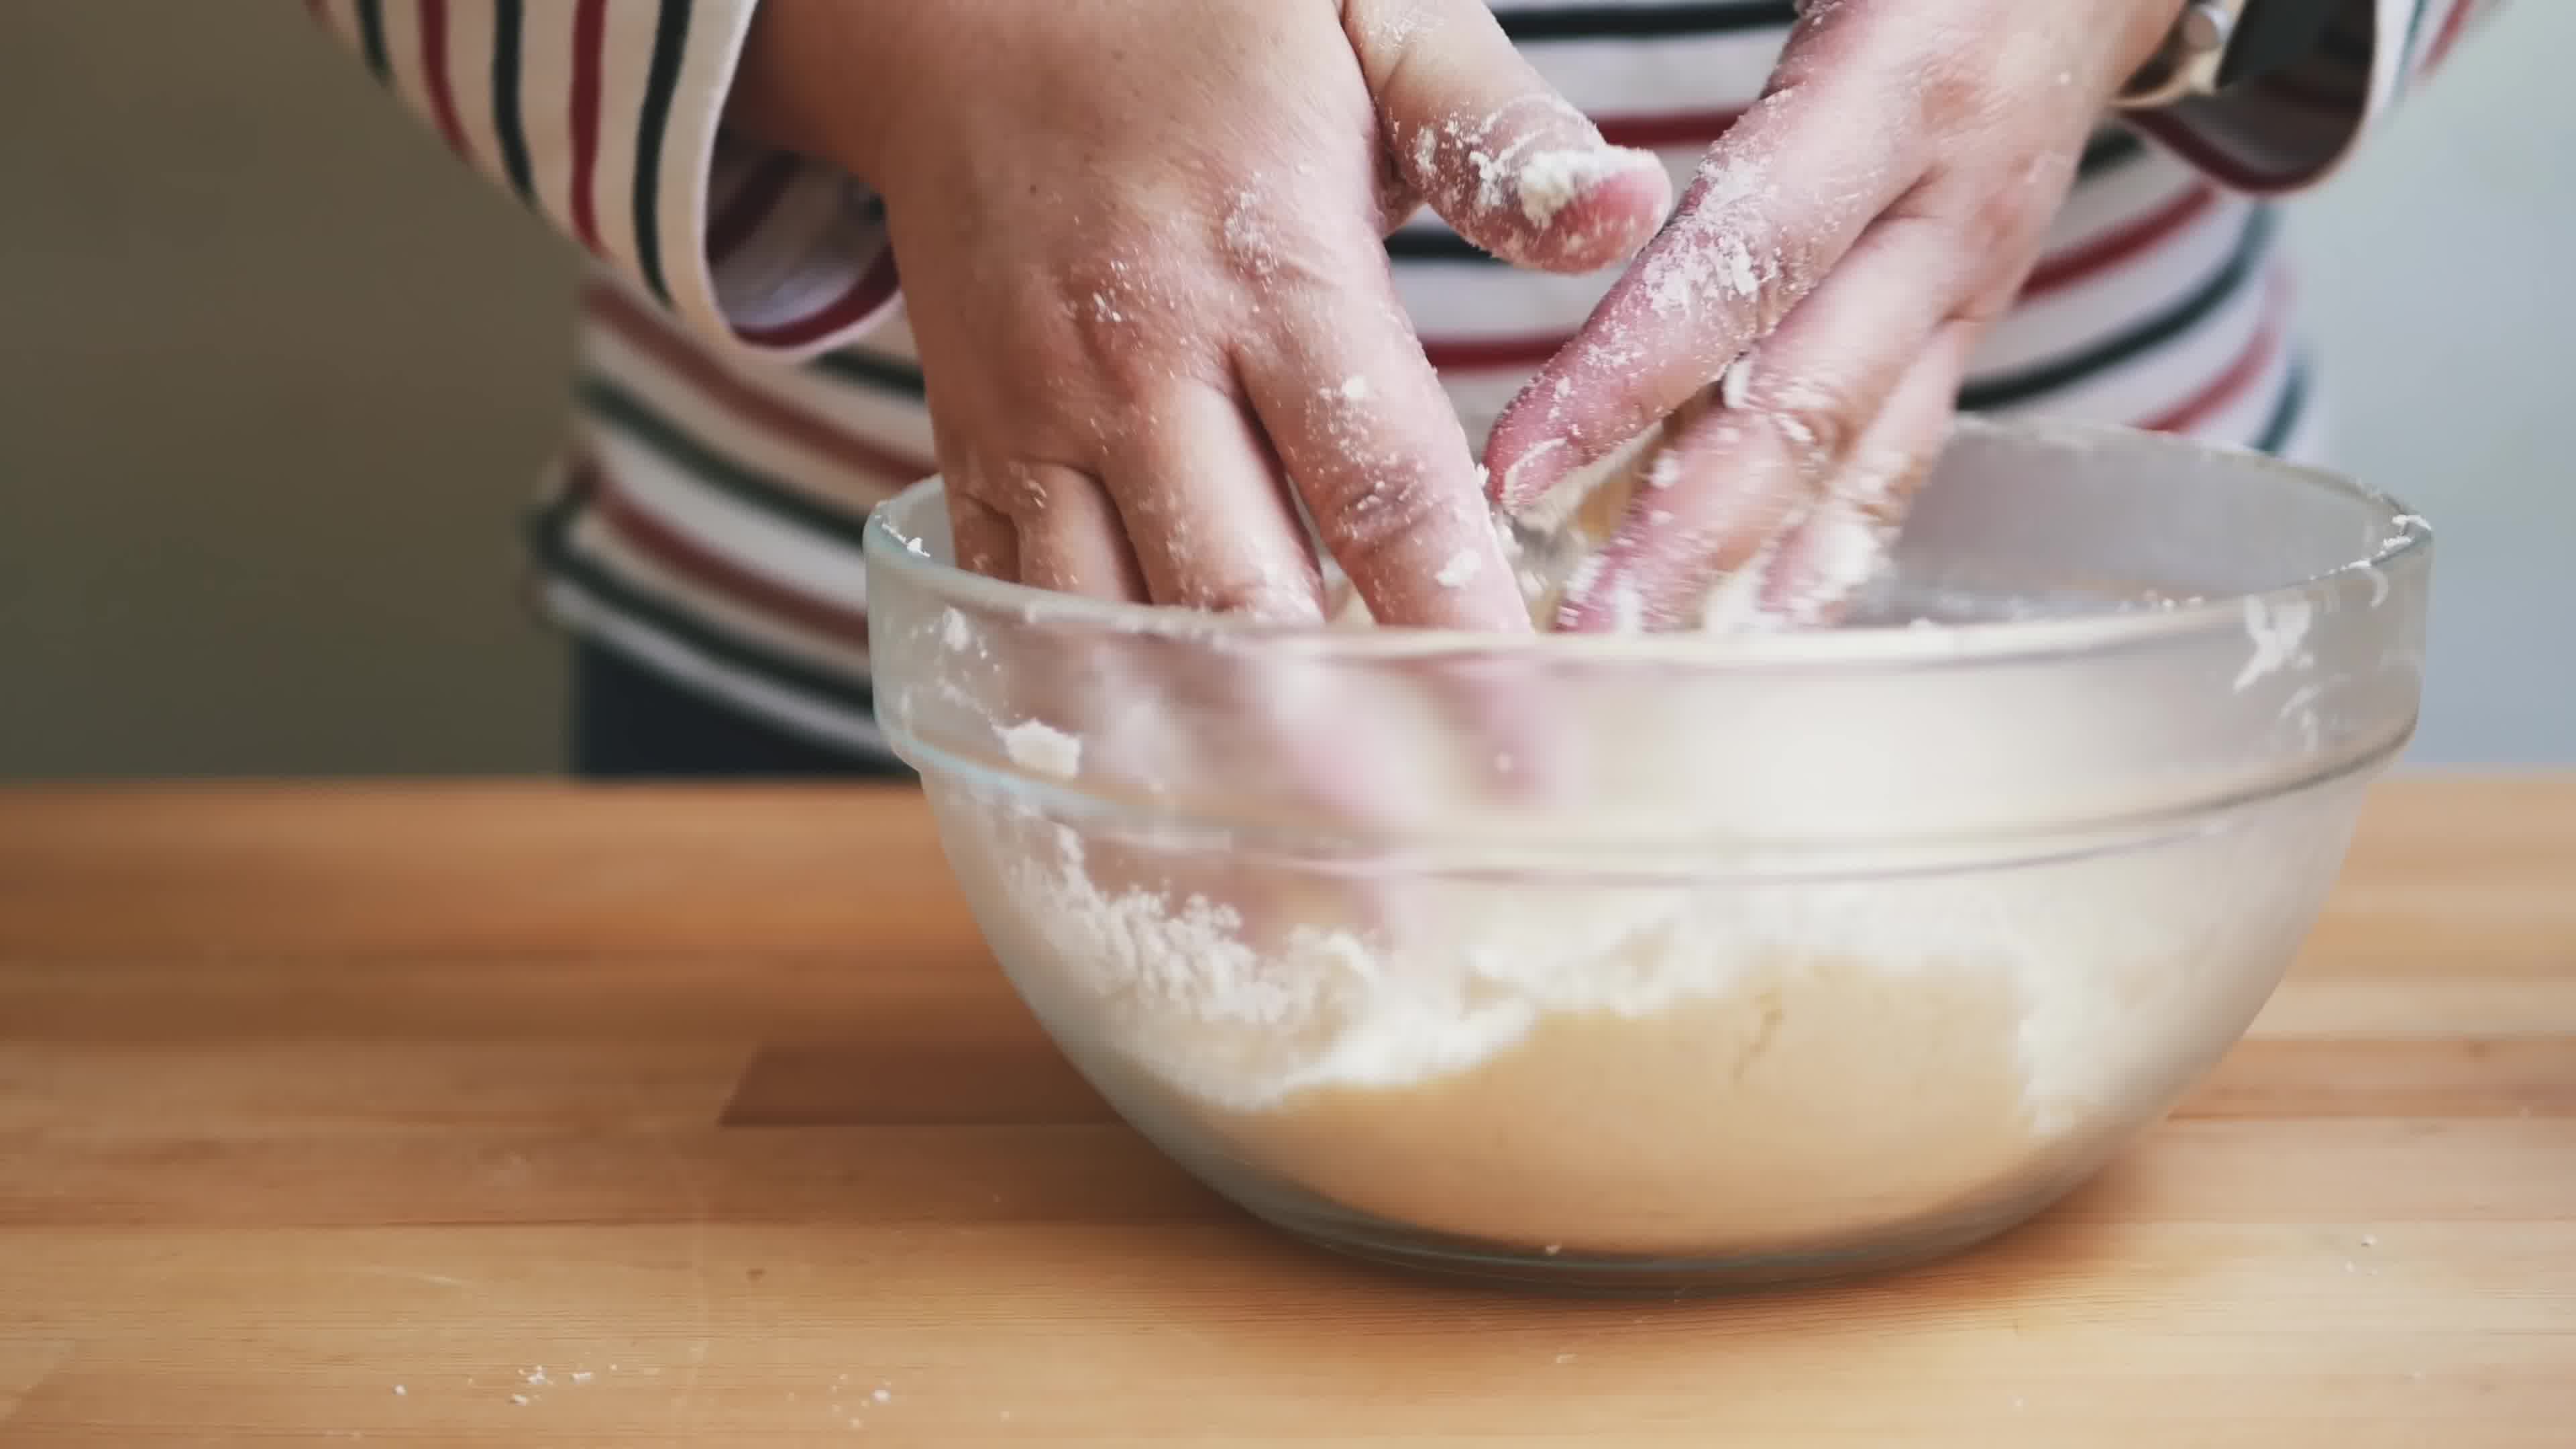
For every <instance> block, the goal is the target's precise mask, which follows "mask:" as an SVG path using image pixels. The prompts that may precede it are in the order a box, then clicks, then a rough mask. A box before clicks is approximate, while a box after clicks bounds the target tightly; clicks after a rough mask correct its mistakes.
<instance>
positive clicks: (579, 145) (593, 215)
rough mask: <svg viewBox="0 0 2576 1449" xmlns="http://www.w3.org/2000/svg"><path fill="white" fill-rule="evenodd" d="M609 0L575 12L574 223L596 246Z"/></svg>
mask: <svg viewBox="0 0 2576 1449" xmlns="http://www.w3.org/2000/svg"><path fill="white" fill-rule="evenodd" d="M607 30H608V0H577V4H576V6H575V8H574V10H573V13H572V89H571V99H570V101H569V104H570V106H571V109H572V115H571V118H570V119H571V122H572V229H573V233H574V234H575V235H576V236H579V237H580V238H581V243H582V245H583V246H586V247H588V248H590V249H591V250H592V251H593V252H597V251H599V250H600V245H599V199H598V198H597V197H596V196H594V195H592V194H591V193H592V188H593V184H594V183H595V182H596V180H597V179H598V171H599V95H600V79H599V71H600V67H601V65H602V64H603V63H604V55H603V52H604V51H605V50H606V48H607Z"/></svg>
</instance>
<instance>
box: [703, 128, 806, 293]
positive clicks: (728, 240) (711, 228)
mask: <svg viewBox="0 0 2576 1449" xmlns="http://www.w3.org/2000/svg"><path fill="white" fill-rule="evenodd" d="M800 165H801V163H800V162H798V160H797V159H796V157H795V156H794V155H793V154H791V153H789V152H786V151H775V152H772V153H770V154H769V155H768V156H766V157H763V158H762V159H761V162H760V164H759V165H757V166H755V167H753V168H752V171H751V174H750V175H748V176H746V177H744V178H743V179H742V184H741V185H739V186H737V187H735V188H734V193H733V195H731V196H729V197H726V198H725V204H724V209H723V210H721V211H719V212H717V213H716V216H715V220H713V221H712V222H709V223H708V224H707V260H708V261H709V262H710V263H712V264H714V265H717V266H722V265H723V264H724V261H725V259H726V258H727V257H730V256H732V255H733V254H734V253H735V252H737V251H739V250H741V249H742V244H743V243H744V242H747V241H749V240H751V239H752V237H753V236H754V235H755V234H756V233H758V232H759V230H760V224H761V223H762V222H764V221H767V220H769V213H770V211H771V209H772V208H774V207H776V206H777V205H778V199H779V198H780V197H782V196H785V195H786V194H787V183H789V182H790V181H793V180H795V179H796V172H797V170H798V168H799V166H800Z"/></svg>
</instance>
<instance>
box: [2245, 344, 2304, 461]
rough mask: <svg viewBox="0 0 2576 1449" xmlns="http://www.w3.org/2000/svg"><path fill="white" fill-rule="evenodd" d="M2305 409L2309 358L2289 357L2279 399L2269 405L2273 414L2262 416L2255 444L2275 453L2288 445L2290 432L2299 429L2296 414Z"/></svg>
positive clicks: (2258, 447) (2256, 446) (2259, 447)
mask: <svg viewBox="0 0 2576 1449" xmlns="http://www.w3.org/2000/svg"><path fill="white" fill-rule="evenodd" d="M2307 410H2308V361H2307V359H2306V358H2304V357H2297V356H2293V357H2292V358H2291V359H2290V372H2289V376H2288V377H2287V378H2285V379H2284V380H2283V381H2282V384H2281V400H2280V401H2279V402H2277V403H2274V404H2273V405H2272V415H2271V416H2270V417H2269V418H2266V419H2264V420H2263V431H2261V432H2260V433H2257V434H2255V435H2254V446H2255V448H2257V449H2258V450H2260V451H2262V452H2266V453H2273V454H2278V453H2279V452H2280V451H2281V450H2282V449H2283V448H2286V447H2288V446H2290V435H2291V434H2293V433H2296V432H2297V431H2298V430H2299V418H2300V417H2301V415H2303V414H2305V413H2306V412H2307Z"/></svg>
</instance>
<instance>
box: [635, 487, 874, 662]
mask: <svg viewBox="0 0 2576 1449" xmlns="http://www.w3.org/2000/svg"><path fill="white" fill-rule="evenodd" d="M584 472H585V474H586V475H587V480H588V482H589V483H590V488H589V503H590V508H591V511H592V512H593V513H594V514H595V515H597V517H598V518H599V521H600V522H601V523H602V524H604V525H606V526H607V527H608V528H609V529H610V530H611V531H612V532H614V533H615V534H616V535H617V536H618V538H619V539H620V540H622V541H624V543H625V544H626V545H627V546H628V547H629V548H632V549H634V550H635V551H636V552H637V553H640V554H642V555H644V556H645V557H647V558H649V559H652V560H653V561H654V562H656V563H658V564H660V565H662V566H663V567H664V568H667V569H669V570H670V571H671V572H673V573H675V574H678V575H680V576H681V577H682V578H685V579H688V580H689V581H691V582H692V583H696V584H699V585H701V586H703V587H705V588H706V589H708V590H709V591H710V592H713V593H717V594H722V595H724V596H726V597H727V598H729V599H731V600H733V601H734V602H735V603H737V604H739V605H741V606H742V607H743V609H744V610H745V611H746V612H749V613H754V614H770V615H773V616H775V617H777V618H780V619H785V620H787V621H789V622H790V623H794V624H798V625H801V626H803V627H804V628H807V629H811V630H813V631H815V632H816V633H818V634H825V635H829V636H831V637H832V638H834V639H836V640H838V641H840V642H842V643H845V644H857V645H859V646H860V647H862V648H865V647H866V645H867V642H868V616H867V615H866V614H865V613H864V612H862V611H860V610H857V609H852V608H848V607H845V606H843V605H841V604H837V603H834V602H832V601H831V600H829V599H819V598H816V597H815V596H814V595H812V594H809V593H806V592H805V591H804V590H802V589H794V588H790V587H788V586H787V585H785V584H782V583H779V582H778V581H777V580H775V579H771V578H767V577H764V576H762V575H760V574H756V573H753V572H752V571H751V570H749V569H746V568H744V567H742V566H741V565H740V564H737V563H735V562H734V561H733V560H731V559H729V558H726V557H725V556H724V555H722V554H720V553H716V552H715V551H713V550H711V549H708V548H706V547H705V546H703V545H701V544H700V543H698V542H697V541H696V540H695V539H692V538H690V537H688V536H687V535H686V534H683V533H681V532H679V531H678V530H676V529H674V528H672V527H671V526H670V525H669V524H666V523H664V522H663V521H662V520H661V519H659V518H656V517H654V516H653V515H652V513H651V512H649V511H647V510H646V509H644V508H642V507H641V506H639V505H637V504H636V502H635V501H634V500H633V499H632V498H629V497H628V496H627V495H626V494H625V493H624V492H623V491H622V490H620V489H619V488H618V486H617V480H616V479H615V478H614V477H611V476H609V475H608V474H607V473H606V472H605V471H604V470H602V469H600V468H599V467H598V466H597V465H596V464H595V463H594V464H590V465H587V466H586V467H585V470H584Z"/></svg>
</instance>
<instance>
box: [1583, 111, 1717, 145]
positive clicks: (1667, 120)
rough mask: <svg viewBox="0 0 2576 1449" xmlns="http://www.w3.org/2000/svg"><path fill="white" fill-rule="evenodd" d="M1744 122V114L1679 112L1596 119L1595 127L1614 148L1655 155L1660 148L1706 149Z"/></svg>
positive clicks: (1594, 120)
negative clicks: (1631, 148)
mask: <svg viewBox="0 0 2576 1449" xmlns="http://www.w3.org/2000/svg"><path fill="white" fill-rule="evenodd" d="M1743 118H1744V112H1743V111H1742V110H1740V109H1739V110H1725V111H1676V112H1673V113H1672V114H1670V115H1662V116H1596V117H1594V118H1593V122H1592V124H1593V125H1595V126H1598V127H1599V128H1600V129H1601V139H1602V140H1604V141H1607V142H1609V143H1610V144H1611V145H1613V146H1634V147H1636V148H1638V149H1639V150H1644V151H1651V150H1653V149H1654V148H1656V147H1658V146H1690V145H1700V146H1705V145H1707V144H1709V143H1710V142H1713V141H1715V140H1716V139H1717V138H1718V137H1720V136H1723V135H1725V134H1726V131H1727V128H1728V127H1730V126H1732V125H1734V124H1735V123H1736V122H1737V121H1739V120H1742V119H1743Z"/></svg>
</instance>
